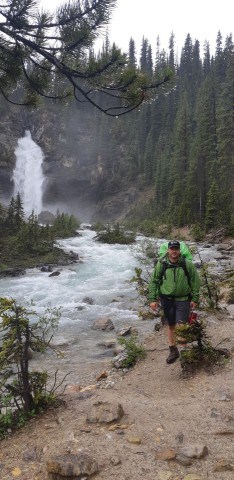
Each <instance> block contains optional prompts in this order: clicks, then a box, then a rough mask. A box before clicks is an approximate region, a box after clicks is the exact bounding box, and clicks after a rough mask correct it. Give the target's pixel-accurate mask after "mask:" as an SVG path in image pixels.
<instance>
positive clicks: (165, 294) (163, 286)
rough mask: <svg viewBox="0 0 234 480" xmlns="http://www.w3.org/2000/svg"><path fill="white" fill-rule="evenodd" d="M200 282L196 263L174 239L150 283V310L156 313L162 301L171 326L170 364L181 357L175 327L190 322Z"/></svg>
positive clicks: (196, 301) (169, 336)
mask: <svg viewBox="0 0 234 480" xmlns="http://www.w3.org/2000/svg"><path fill="white" fill-rule="evenodd" d="M199 290H200V279H199V276H198V273H197V270H196V267H195V266H194V264H193V263H192V262H191V261H190V260H188V259H187V258H185V257H182V256H181V251H180V242H178V241H177V240H171V241H170V242H169V243H168V250H167V253H166V255H165V256H164V257H163V258H162V259H160V260H158V262H157V264H156V265H155V268H154V271H153V273H152V277H151V280H150V283H149V302H150V307H151V308H152V309H153V310H156V309H157V308H158V305H159V301H160V302H161V305H162V309H163V312H164V315H165V319H166V321H167V325H168V327H167V328H168V330H167V331H168V343H169V356H168V357H167V360H166V361H167V363H173V362H175V360H176V359H177V358H178V357H179V350H178V348H177V346H176V338H175V327H176V325H177V324H181V323H186V322H188V318H189V313H190V308H192V309H193V308H196V306H197V303H198V300H199Z"/></svg>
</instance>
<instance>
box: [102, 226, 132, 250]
mask: <svg viewBox="0 0 234 480" xmlns="http://www.w3.org/2000/svg"><path fill="white" fill-rule="evenodd" d="M135 238H136V236H135V234H134V233H132V232H126V231H124V229H123V227H121V226H120V225H119V224H118V223H116V224H114V225H107V227H106V228H105V230H101V231H99V232H97V236H96V240H97V241H99V242H103V243H109V244H114V243H119V244H123V245H129V244H132V243H134V242H135Z"/></svg>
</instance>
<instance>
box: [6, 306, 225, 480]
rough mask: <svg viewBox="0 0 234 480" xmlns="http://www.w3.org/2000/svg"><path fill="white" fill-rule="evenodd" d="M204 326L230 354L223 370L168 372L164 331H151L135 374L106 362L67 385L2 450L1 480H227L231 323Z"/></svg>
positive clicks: (216, 320)
mask: <svg viewBox="0 0 234 480" xmlns="http://www.w3.org/2000/svg"><path fill="white" fill-rule="evenodd" d="M206 320H207V331H208V334H209V336H210V338H211V341H212V344H213V345H217V344H219V343H220V342H221V344H222V347H224V348H227V349H228V350H229V351H230V353H231V357H230V358H229V359H228V360H227V361H226V362H225V363H224V364H223V365H222V366H218V365H217V366H214V367H213V368H212V369H205V370H204V369H201V370H200V371H198V372H196V373H195V374H193V375H191V376H186V377H184V376H183V375H182V369H181V366H180V362H179V361H177V362H176V363H175V364H173V365H170V366H169V365H167V364H166V362H165V358H166V355H167V340H166V331H165V327H164V326H162V327H161V328H160V329H159V330H158V331H155V330H154V329H153V324H152V332H151V334H149V335H147V338H145V340H144V345H145V348H146V350H147V356H146V358H145V359H144V360H142V361H140V362H138V363H137V364H136V366H135V367H134V368H133V369H131V370H129V371H122V370H116V369H113V368H112V363H111V360H110V359H109V360H108V361H107V360H106V361H105V363H104V364H103V365H102V366H101V365H100V370H99V372H98V374H97V366H96V367H95V368H94V370H93V375H91V377H92V378H91V382H90V384H89V385H84V384H83V385H82V384H76V383H73V384H69V385H68V386H67V389H66V391H65V392H64V394H63V396H62V404H61V405H60V407H59V408H57V409H55V410H51V411H48V412H47V413H46V414H45V415H43V416H42V417H40V418H35V419H32V420H31V421H30V422H29V424H28V425H27V426H26V427H24V428H23V429H22V430H20V431H18V432H17V433H15V434H14V435H13V436H12V437H10V438H9V439H6V440H4V441H2V442H1V452H0V472H1V479H2V480H11V479H13V478H19V479H20V480H45V479H47V478H48V479H52V478H53V479H55V478H56V479H57V480H58V479H76V478H83V479H88V478H90V476H92V475H93V478H97V480H109V479H110V478H111V479H113V480H127V479H129V478H132V479H133V478H134V480H142V478H145V479H147V480H155V478H157V479H158V480H207V479H209V480H231V479H232V478H233V471H234V459H233V449H232V439H233V435H234V410H233V404H234V391H233V361H232V357H233V353H234V340H233V339H234V335H233V334H234V320H233V319H232V318H231V317H230V316H229V315H228V313H227V312H226V311H225V310H224V311H222V312H220V313H219V314H218V315H207V316H206ZM136 326H137V325H136ZM109 336H112V333H111V332H109ZM52 472H53V473H52ZM55 472H57V473H55ZM58 472H60V473H58Z"/></svg>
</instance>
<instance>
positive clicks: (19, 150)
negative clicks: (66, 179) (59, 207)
mask: <svg viewBox="0 0 234 480" xmlns="http://www.w3.org/2000/svg"><path fill="white" fill-rule="evenodd" d="M15 156H16V165H15V169H14V171H13V182H14V196H16V195H17V193H18V192H19V193H20V196H21V200H22V202H23V207H24V212H25V215H26V217H28V216H29V215H31V213H32V210H34V213H35V214H36V215H38V214H39V213H40V212H41V211H42V192H43V182H44V176H43V171H42V164H43V153H42V150H41V148H40V147H39V146H38V145H37V144H36V143H35V142H34V141H33V140H32V137H31V133H30V131H29V130H26V132H25V136H24V137H22V138H20V139H19V140H18V145H17V147H16V149H15Z"/></svg>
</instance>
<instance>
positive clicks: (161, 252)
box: [158, 242, 193, 260]
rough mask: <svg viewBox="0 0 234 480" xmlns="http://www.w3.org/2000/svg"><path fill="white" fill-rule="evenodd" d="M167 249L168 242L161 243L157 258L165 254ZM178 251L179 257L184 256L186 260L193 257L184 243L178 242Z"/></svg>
mask: <svg viewBox="0 0 234 480" xmlns="http://www.w3.org/2000/svg"><path fill="white" fill-rule="evenodd" d="M167 250H168V242H164V243H162V245H161V246H160V249H159V252H158V254H159V259H160V258H162V257H164V256H165V255H166V253H167ZM180 251H181V257H185V258H187V259H188V260H192V259H193V256H192V254H191V252H190V250H189V248H188V246H187V245H186V243H184V242H180Z"/></svg>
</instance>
